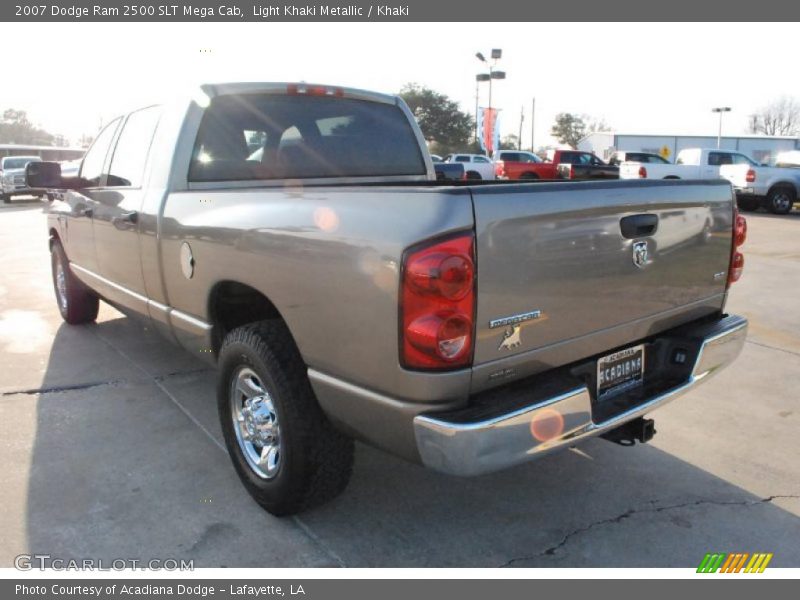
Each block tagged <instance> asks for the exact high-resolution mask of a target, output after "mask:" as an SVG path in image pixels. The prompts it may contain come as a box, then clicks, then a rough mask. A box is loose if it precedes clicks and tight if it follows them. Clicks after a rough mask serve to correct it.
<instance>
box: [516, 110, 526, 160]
mask: <svg viewBox="0 0 800 600" xmlns="http://www.w3.org/2000/svg"><path fill="white" fill-rule="evenodd" d="M524 120H525V107H524V106H520V107H519V136H518V137H517V150H522V122H523V121H524Z"/></svg>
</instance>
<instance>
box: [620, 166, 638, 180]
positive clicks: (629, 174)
mask: <svg viewBox="0 0 800 600" xmlns="http://www.w3.org/2000/svg"><path fill="white" fill-rule="evenodd" d="M641 165H642V163H638V162H623V163H622V164H620V166H619V178H620V179H639V167H640V166H641Z"/></svg>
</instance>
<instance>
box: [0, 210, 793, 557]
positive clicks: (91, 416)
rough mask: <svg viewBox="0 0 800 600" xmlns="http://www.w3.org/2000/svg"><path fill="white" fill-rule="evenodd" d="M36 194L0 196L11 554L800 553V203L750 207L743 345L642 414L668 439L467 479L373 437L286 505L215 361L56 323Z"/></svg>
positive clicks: (741, 287)
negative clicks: (392, 450)
mask: <svg viewBox="0 0 800 600" xmlns="http://www.w3.org/2000/svg"><path fill="white" fill-rule="evenodd" d="M43 207H44V204H43V203H39V202H31V203H22V202H17V203H14V204H12V205H9V206H7V207H3V208H0V249H1V250H2V257H0V265H2V269H0V363H1V366H0V464H1V465H2V468H1V469H0V506H2V507H3V510H2V511H0V531H1V532H2V535H0V567H10V566H13V562H14V557H15V556H17V555H19V554H32V553H40V554H50V555H51V556H53V557H59V558H65V559H70V558H95V559H103V560H106V561H111V560H113V559H117V558H125V559H132V558H135V559H141V560H149V559H154V558H162V559H163V558H179V559H180V558H183V559H193V560H194V564H195V567H218V566H226V567H318V566H348V567H372V566H380V567H445V566H447V567H461V566H465V567H466V566H472V567H476V566H477V567H500V566H509V567H568V566H569V567H696V566H697V565H698V564H699V562H700V560H701V559H702V557H703V555H704V554H705V553H706V552H711V551H717V552H773V553H774V558H773V560H772V563H771V567H778V566H783V567H800V544H798V539H800V460H799V458H800V435H798V432H799V431H800V400H799V399H800V394H799V393H798V388H800V311H798V310H797V299H798V297H800V243H798V240H800V212H798V211H794V212H793V213H792V214H790V215H788V216H784V217H774V216H770V215H767V214H763V213H759V214H754V215H747V218H748V224H749V236H748V241H747V243H746V245H745V246H744V253H745V258H746V266H745V272H744V276H743V278H742V280H741V281H740V282H738V283H737V284H735V285H734V286H733V289H732V292H731V298H730V300H729V303H728V310H729V311H730V312H733V313H737V314H742V315H744V316H746V317H748V318H749V319H750V334H749V339H748V341H747V344H746V346H745V349H744V352H743V353H742V355H741V356H740V358H739V359H738V361H737V362H736V363H735V364H734V365H733V367H731V368H729V369H728V370H727V371H724V372H723V373H721V374H720V375H718V376H717V377H715V378H714V379H712V380H711V381H709V382H708V383H706V384H705V385H702V386H700V387H699V388H698V389H697V390H695V391H693V392H691V393H690V394H688V395H686V396H683V397H682V398H681V399H679V400H677V401H676V402H674V403H672V404H670V405H669V406H667V407H666V408H664V409H662V410H660V411H657V412H656V413H653V415H650V416H651V417H653V418H655V420H656V429H657V430H658V435H656V437H655V438H654V440H653V441H652V442H651V443H649V444H647V445H637V446H636V447H634V448H623V447H621V446H617V445H615V444H612V443H610V442H607V441H603V440H592V441H589V442H588V443H586V444H584V445H582V446H580V447H579V448H577V449H573V450H570V451H567V452H563V453H560V454H556V455H553V456H548V457H545V458H543V459H541V460H538V461H536V462H533V463H530V464H526V465H523V466H520V467H517V468H514V469H511V470H508V471H504V472H501V473H496V474H493V475H488V476H483V477H479V478H475V479H459V478H454V477H447V476H443V475H439V474H437V473H434V472H430V471H426V470H424V469H423V468H421V467H418V466H416V465H412V464H408V463H406V462H404V461H401V460H398V459H395V458H393V457H391V456H388V455H386V454H384V453H382V452H379V451H376V450H373V449H371V448H368V447H365V446H362V445H359V446H357V451H356V465H355V470H354V475H353V479H352V482H351V484H350V487H349V488H348V489H347V490H346V491H345V493H344V494H343V495H342V496H340V497H339V498H338V499H336V500H335V501H334V502H332V503H330V504H328V505H326V506H324V507H322V508H319V509H316V510H314V511H312V512H308V513H305V514H302V515H300V516H299V517H294V518H283V519H279V518H275V517H273V516H271V515H269V514H268V513H266V512H264V511H262V510H261V509H260V508H258V506H257V505H256V504H255V503H254V502H253V501H252V500H251V499H250V497H249V496H248V495H247V493H246V492H245V490H244V488H243V487H242V486H241V485H240V484H239V481H238V478H237V476H236V474H235V473H234V470H233V468H232V466H231V464H230V461H229V459H228V457H227V454H226V452H225V450H224V446H223V443H222V436H221V433H220V430H219V426H218V424H217V416H216V404H215V392H214V390H215V374H214V371H213V370H212V369H210V368H209V367H207V366H206V365H205V364H203V363H200V362H198V361H196V360H195V359H194V358H192V357H191V356H189V355H188V354H186V353H184V352H183V351H182V350H180V349H177V348H176V347H174V346H172V345H171V344H169V343H168V342H166V341H164V340H162V339H161V338H160V337H159V336H158V335H156V334H155V333H153V332H152V331H150V330H149V329H148V328H147V327H146V326H144V325H143V324H141V323H140V322H138V321H135V320H131V319H129V318H126V317H124V316H123V315H121V314H120V313H119V312H117V311H116V310H114V309H112V308H110V307H108V306H106V305H102V304H101V311H100V316H99V318H98V321H97V323H96V324H93V325H90V326H80V327H72V326H69V325H66V324H64V323H63V322H62V321H61V318H60V316H59V314H58V310H57V308H56V305H55V300H54V298H53V290H52V284H51V278H50V262H49V256H48V252H47V240H46V231H45V223H44V221H45V216H44V214H43Z"/></svg>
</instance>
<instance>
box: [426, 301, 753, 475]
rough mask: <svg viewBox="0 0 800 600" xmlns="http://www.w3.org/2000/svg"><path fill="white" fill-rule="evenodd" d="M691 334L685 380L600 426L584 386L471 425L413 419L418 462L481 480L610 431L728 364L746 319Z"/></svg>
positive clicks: (725, 321) (447, 417)
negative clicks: (694, 349) (694, 348)
mask: <svg viewBox="0 0 800 600" xmlns="http://www.w3.org/2000/svg"><path fill="white" fill-rule="evenodd" d="M693 334H694V335H696V336H697V337H698V338H699V344H700V350H699V353H698V354H697V357H696V360H695V362H694V365H693V367H692V370H691V374H690V375H689V377H688V379H686V381H684V382H683V383H681V384H680V385H677V386H674V387H671V388H669V389H667V390H665V391H663V392H661V393H658V394H656V395H654V396H652V397H650V398H647V399H646V400H644V401H643V402H639V403H638V404H636V405H635V406H632V407H631V408H630V409H629V410H626V411H624V412H622V413H619V414H616V415H615V416H613V417H611V418H608V419H606V420H603V421H601V422H597V423H596V422H594V421H593V420H592V398H591V394H590V391H589V388H588V387H586V386H585V385H580V386H577V387H574V388H573V389H569V390H567V391H565V392H563V393H559V394H557V395H554V396H552V397H549V398H546V399H544V400H542V399H538V400H537V401H536V403H534V404H530V405H528V406H524V407H522V408H517V409H515V410H512V411H509V412H506V413H502V414H497V415H492V416H491V417H485V418H481V419H477V420H474V421H470V420H468V419H467V420H464V419H461V418H458V416H457V415H456V416H455V418H454V416H453V415H452V414H449V415H445V416H437V415H436V414H435V413H428V414H423V415H418V416H417V417H415V418H414V433H415V436H416V440H417V448H418V450H419V454H420V456H421V458H422V462H423V464H425V466H427V467H430V468H432V469H435V470H437V471H441V472H444V473H449V474H453V475H462V476H470V475H480V474H482V473H488V472H491V471H496V470H499V469H504V468H506V467H510V466H512V465H516V464H519V463H522V462H525V461H528V460H531V459H533V458H536V457H538V456H541V455H543V454H546V453H548V452H552V451H554V450H557V449H560V448H565V447H569V446H572V445H575V444H577V443H578V442H580V441H581V440H584V439H587V438H589V437H593V436H596V435H600V434H602V433H604V432H606V431H610V430H612V429H614V428H616V427H619V426H620V425H622V424H623V423H626V422H627V421H630V420H632V419H635V418H637V417H641V416H642V415H644V414H646V413H649V412H651V411H652V410H654V409H656V408H658V407H660V406H663V405H664V404H666V403H667V402H670V401H671V400H674V399H675V398H677V397H678V396H680V395H681V394H684V393H686V392H687V391H689V390H691V389H692V388H693V387H694V386H696V385H697V384H699V383H700V382H702V381H705V380H706V379H708V378H709V377H710V376H711V375H713V374H715V373H716V372H718V371H719V370H720V369H722V368H724V367H726V366H727V365H729V364H730V363H732V362H733V361H734V360H735V359H736V357H737V356H738V355H739V353H740V352H741V350H742V347H743V346H744V342H745V338H746V335H747V320H746V319H744V318H743V317H738V316H728V317H725V318H723V319H721V320H720V321H718V322H716V323H713V324H710V325H704V326H702V327H701V328H699V329H698V331H697V332H693ZM554 432H559V433H556V434H554ZM537 438H538V439H537Z"/></svg>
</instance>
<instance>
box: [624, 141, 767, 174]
mask: <svg viewBox="0 0 800 600" xmlns="http://www.w3.org/2000/svg"><path fill="white" fill-rule="evenodd" d="M723 165H737V166H739V165H741V166H742V167H743V168H744V171H747V168H748V167H752V166H758V163H757V162H755V161H754V160H753V159H751V158H750V157H748V156H745V155H744V154H742V153H740V152H734V151H732V150H721V149H717V148H713V149H712V148H686V149H685V150H681V151H680V152H679V153H678V158H677V159H676V160H675V164H672V163H667V164H658V163H640V162H628V161H626V162H623V163H622V164H621V165H620V167H619V177H620V179H720V178H721V177H722V176H721V175H720V167H722V166H723Z"/></svg>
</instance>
